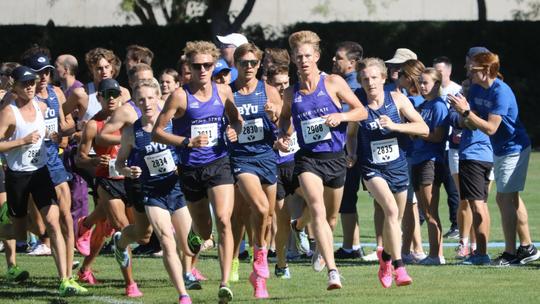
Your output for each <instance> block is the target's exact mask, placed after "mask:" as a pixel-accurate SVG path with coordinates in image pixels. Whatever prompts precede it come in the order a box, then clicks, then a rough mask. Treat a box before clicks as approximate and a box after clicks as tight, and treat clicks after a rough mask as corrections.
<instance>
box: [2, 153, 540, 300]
mask: <svg viewBox="0 0 540 304" xmlns="http://www.w3.org/2000/svg"><path fill="white" fill-rule="evenodd" d="M539 184H540V153H533V155H532V158H531V162H530V165H529V174H528V178H527V187H526V189H525V192H524V193H523V199H524V201H525V203H526V205H527V208H528V211H529V219H530V220H529V222H530V229H531V234H532V237H533V240H535V241H538V240H540V231H539V230H540V205H539V203H538V198H539V197H540V187H538V186H537V185H539ZM443 192H444V191H443ZM489 207H490V212H491V220H492V221H491V241H492V242H502V241H503V237H502V231H501V228H500V215H499V211H498V209H497V207H496V205H495V201H494V195H492V196H491V197H490V200H489ZM447 210H448V208H447V206H446V198H445V197H442V198H441V208H440V213H441V217H442V219H443V227H444V229H445V230H446V229H448V227H449V224H448V216H447V215H448V211H447ZM358 211H359V215H360V229H361V238H362V241H363V242H368V243H373V242H374V229H373V221H372V219H371V216H372V203H371V201H370V200H369V198H368V197H367V195H366V194H365V193H362V194H361V195H360V198H359V202H358ZM339 226H340V225H338V229H337V231H336V233H335V235H336V237H335V241H336V242H341V229H340V227H339ZM422 229H423V234H424V241H425V240H426V236H425V235H426V231H425V230H426V228H425V227H423V228H422ZM500 250H501V248H491V249H490V254H491V255H492V256H494V255H496V254H498V253H499V251H500ZM445 256H446V257H447V262H448V263H449V265H445V266H440V267H426V266H423V267H422V266H408V271H409V274H410V275H411V276H412V277H413V279H414V283H413V284H412V285H411V286H408V287H400V288H397V287H392V288H390V289H383V288H382V287H381V286H380V283H379V282H378V280H377V276H376V273H377V266H376V265H375V264H368V263H363V262H356V261H354V262H353V261H344V262H341V263H339V264H338V266H339V267H340V271H341V274H342V276H343V279H342V282H343V289H342V290H339V291H332V292H327V291H326V290H325V287H326V275H325V272H323V273H315V272H313V271H312V270H311V268H310V267H309V264H308V263H307V262H303V263H291V264H290V266H291V273H292V277H293V278H292V279H291V280H278V279H275V278H272V279H270V280H268V290H269V293H270V296H271V298H270V299H269V300H266V301H257V302H259V303H370V304H372V303H389V302H390V303H392V302H399V303H456V302H460V303H513V302H515V303H538V302H539V298H540V287H539V286H540V272H539V271H540V261H536V262H534V263H532V264H530V265H528V266H523V267H511V268H496V267H470V266H460V265H455V263H456V261H455V260H453V259H451V257H453V256H454V252H453V248H446V249H445ZM449 258H450V259H449ZM76 259H78V260H82V258H81V257H76ZM18 264H19V265H20V266H22V267H23V268H25V269H27V270H29V271H30V274H31V278H30V279H29V281H28V282H26V283H24V284H22V285H10V284H7V283H6V281H5V280H4V276H3V275H0V303H175V302H176V301H177V298H176V297H177V295H176V292H175V290H174V288H173V287H172V285H171V284H170V282H169V279H168V277H167V274H166V272H165V269H164V267H163V264H162V262H161V260H160V259H156V258H139V257H135V258H134V261H133V265H134V273H135V278H136V280H137V282H138V283H139V287H140V288H141V290H142V291H143V292H144V293H145V296H144V297H143V298H141V299H137V300H131V299H128V298H125V297H123V296H122V293H123V281H122V279H121V275H120V272H119V271H118V266H117V264H116V262H115V261H114V258H113V257H112V256H103V257H99V258H98V260H97V262H96V263H95V266H94V269H95V272H96V277H97V278H98V280H99V281H101V282H102V283H101V284H99V285H97V286H96V287H91V288H89V289H90V291H91V294H90V295H88V296H84V297H72V298H59V297H58V294H57V287H58V282H57V280H56V279H54V276H55V273H56V271H55V268H54V265H53V261H52V258H50V257H29V256H26V255H19V256H18ZM3 265H4V264H3ZM198 267H199V269H200V270H201V271H202V272H203V273H204V274H205V275H207V276H208V277H209V279H210V280H209V281H206V282H204V283H203V290H200V291H191V292H190V295H191V297H192V299H193V302H194V303H216V295H217V285H218V283H219V268H218V263H217V260H216V252H215V251H210V252H208V253H205V254H204V255H203V257H202V259H201V262H200V263H199V266H198ZM270 267H271V269H272V270H273V267H274V265H273V264H270ZM0 269H1V270H0V271H1V272H5V266H2V268H0ZM249 272H250V266H249V264H247V263H241V265H240V278H241V281H240V282H238V283H233V284H232V285H231V287H232V289H233V291H234V293H235V302H242V303H253V302H255V300H254V298H253V297H252V288H251V286H250V284H249V282H248V281H247V277H248V275H249Z"/></svg>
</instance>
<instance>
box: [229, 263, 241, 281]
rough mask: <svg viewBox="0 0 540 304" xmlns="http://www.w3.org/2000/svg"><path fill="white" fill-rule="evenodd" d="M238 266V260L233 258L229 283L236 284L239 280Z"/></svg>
mask: <svg viewBox="0 0 540 304" xmlns="http://www.w3.org/2000/svg"><path fill="white" fill-rule="evenodd" d="M239 266H240V261H239V260H238V258H234V259H233V260H232V267H231V275H230V276H229V281H231V282H238V281H239V280H240V276H239V274H238V267H239Z"/></svg>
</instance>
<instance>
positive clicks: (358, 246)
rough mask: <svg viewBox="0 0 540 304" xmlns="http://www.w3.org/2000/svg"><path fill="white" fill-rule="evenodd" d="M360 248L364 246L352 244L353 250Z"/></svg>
mask: <svg viewBox="0 0 540 304" xmlns="http://www.w3.org/2000/svg"><path fill="white" fill-rule="evenodd" d="M360 248H362V246H360V245H353V246H352V250H355V251H356V250H360Z"/></svg>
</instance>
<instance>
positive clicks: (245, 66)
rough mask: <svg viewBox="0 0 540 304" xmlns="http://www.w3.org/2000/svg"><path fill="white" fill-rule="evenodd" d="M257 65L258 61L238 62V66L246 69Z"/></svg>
mask: <svg viewBox="0 0 540 304" xmlns="http://www.w3.org/2000/svg"><path fill="white" fill-rule="evenodd" d="M258 63H259V60H238V65H239V66H241V67H243V68H247V67H248V66H250V65H251V67H254V66H256V65H257V64H258Z"/></svg>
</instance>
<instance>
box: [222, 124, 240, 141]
mask: <svg viewBox="0 0 540 304" xmlns="http://www.w3.org/2000/svg"><path fill="white" fill-rule="evenodd" d="M225 134H227V138H228V139H229V141H230V142H236V141H238V134H237V133H236V130H235V129H234V128H232V127H231V126H230V125H228V126H227V130H226V131H225Z"/></svg>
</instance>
